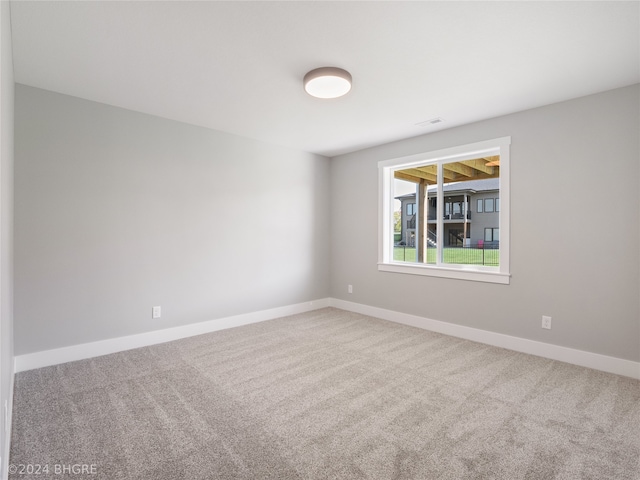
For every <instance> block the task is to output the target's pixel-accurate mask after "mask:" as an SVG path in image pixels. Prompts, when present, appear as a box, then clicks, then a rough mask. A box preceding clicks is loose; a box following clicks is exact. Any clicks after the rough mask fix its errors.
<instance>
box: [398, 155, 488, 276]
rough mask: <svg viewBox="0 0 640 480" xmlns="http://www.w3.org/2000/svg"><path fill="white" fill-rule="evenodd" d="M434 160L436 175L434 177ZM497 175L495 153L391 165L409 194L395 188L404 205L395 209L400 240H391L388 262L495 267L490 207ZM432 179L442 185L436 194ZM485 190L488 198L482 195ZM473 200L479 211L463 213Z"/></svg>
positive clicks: (436, 189)
mask: <svg viewBox="0 0 640 480" xmlns="http://www.w3.org/2000/svg"><path fill="white" fill-rule="evenodd" d="M440 165H441V172H442V173H441V175H442V176H441V178H438V171H439V167H440ZM499 176H500V157H499V156H498V155H493V156H490V157H481V158H473V157H471V159H468V160H459V161H453V162H452V161H445V160H442V161H439V162H438V161H433V162H425V163H424V164H412V165H411V166H408V167H406V168H404V169H398V170H394V178H395V182H396V184H398V182H399V180H398V179H400V178H401V179H403V182H402V183H403V184H410V187H407V191H408V192H410V193H407V192H404V191H403V192H400V191H399V190H398V187H397V186H396V187H395V188H396V190H395V196H396V199H398V198H399V197H401V196H402V195H404V197H403V200H404V202H405V203H404V204H405V205H406V208H404V209H402V208H400V210H404V212H403V216H404V218H402V222H401V225H402V226H403V229H402V230H403V231H402V232H401V233H402V234H401V241H400V242H396V243H394V251H393V261H394V262H402V263H415V264H431V265H439V264H449V265H478V266H498V264H499V258H500V255H499V244H498V242H497V235H498V230H497V229H498V227H499V218H498V214H496V213H495V212H494V208H495V198H497V197H498V196H499V191H500V179H499ZM438 184H441V185H442V190H441V192H440V193H438ZM488 195H491V198H486V197H487V196H488ZM407 196H408V197H409V198H407ZM478 197H480V198H478ZM472 202H473V203H472ZM473 204H475V205H476V206H477V211H478V212H479V213H483V215H478V216H477V217H474V215H471V214H470V213H469V212H468V209H469V205H473ZM439 207H440V210H438V208H439ZM438 215H440V216H438ZM407 222H408V223H407ZM487 224H488V225H489V226H488V227H487ZM439 229H442V231H441V232H440V231H439ZM494 229H495V230H496V231H495V234H494ZM494 237H495V238H494ZM438 255H441V257H440V258H439V257H438Z"/></svg>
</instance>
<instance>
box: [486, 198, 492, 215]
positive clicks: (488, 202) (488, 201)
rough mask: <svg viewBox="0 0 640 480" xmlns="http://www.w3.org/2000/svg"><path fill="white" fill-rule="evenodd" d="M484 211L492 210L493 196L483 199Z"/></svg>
mask: <svg viewBox="0 0 640 480" xmlns="http://www.w3.org/2000/svg"><path fill="white" fill-rule="evenodd" d="M484 211H485V212H487V213H491V212H493V198H485V199H484Z"/></svg>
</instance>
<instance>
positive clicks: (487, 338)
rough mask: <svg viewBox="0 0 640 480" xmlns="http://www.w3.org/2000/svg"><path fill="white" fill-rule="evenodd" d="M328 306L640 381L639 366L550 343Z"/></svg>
mask: <svg viewBox="0 0 640 480" xmlns="http://www.w3.org/2000/svg"><path fill="white" fill-rule="evenodd" d="M330 306H332V307H336V308H340V309H342V310H348V311H350V312H356V313H361V314H363V315H369V316H372V317H377V318H381V319H383V320H389V321H391V322H396V323H402V324H404V325H410V326H412V327H417V328H422V329H423V330H430V331H433V332H438V333H443V334H445V335H451V336H452V337H458V338H464V339H466V340H472V341H474V342H479V343H485V344H487V345H493V346H495V347H502V348H506V349H508V350H515V351H516V352H522V353H528V354H531V355H536V356H539V357H544V358H549V359H552V360H559V361H561V362H566V363H571V364H573V365H579V366H581V367H587V368H593V369H594V370H601V371H603V372H608V373H615V374H617V375H624V376H625V377H631V378H635V379H639V380H640V362H633V361H631V360H624V359H622V358H616V357H609V356H607V355H600V354H599V353H591V352H585V351H583V350H576V349H573V348H568V347H561V346H559V345H552V344H550V343H543V342H537V341H535V340H527V339H526V338H520V337H512V336H510V335H503V334H501V333H495V332H489V331H487V330H480V329H477V328H472V327H465V326H463V325H456V324H454V323H448V322H442V321H439V320H432V319H429V318H425V317H419V316H417V315H410V314H407V313H401V312H396V311H393V310H386V309H384V308H378V307H371V306H369V305H363V304H360V303H353V302H348V301H346V300H340V299H337V298H331V299H330Z"/></svg>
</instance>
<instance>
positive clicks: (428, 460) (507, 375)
mask: <svg viewBox="0 0 640 480" xmlns="http://www.w3.org/2000/svg"><path fill="white" fill-rule="evenodd" d="M10 461H11V463H12V464H13V465H14V466H15V468H22V473H20V472H18V473H15V474H13V475H10V478H11V479H25V478H31V479H35V478H38V479H44V478H55V479H61V478H69V479H76V480H77V479H80V478H91V479H109V480H117V479H150V480H151V479H152V480H165V479H166V480H170V479H171V480H173V479H181V480H182V479H188V480H196V479H350V480H353V479H508V480H516V479H599V480H601V479H639V478H640V473H639V472H640V382H638V381H637V380H633V379H630V378H626V377H621V376H617V375H611V374H607V373H602V372H599V371H595V370H590V369H587V368H581V367H577V366H572V365H568V364H564V363H560V362H556V361H552V360H547V359H544V358H539V357H534V356H530V355H525V354H521V353H517V352H513V351H509V350H504V349H500V348H495V347H490V346H487V345H482V344H479V343H474V342H469V341H466V340H461V339H457V338H453V337H448V336H444V335H440V334H436V333H432V332H428V331H423V330H419V329H415V328H411V327H407V326H403V325H398V324H394V323H391V322H386V321H383V320H379V319H375V318H371V317H367V316H363V315H359V314H355V313H350V312H345V311H342V310H337V309H333V308H327V309H322V310H318V311H314V312H309V313H305V314H300V315H295V316H290V317H285V318H281V319H277V320H272V321H268V322H263V323H258V324H253V325H248V326H244V327H239V328H234V329H229V330H224V331H219V332H215V333H211V334H206V335H201V336H197V337H192V338H188V339H184V340H179V341H174V342H170V343H166V344H162V345H155V346H152V347H146V348H140V349H136V350H131V351H127V352H122V353H117V354H113V355H107V356H102V357H97V358H93V359H89V360H83V361H78V362H72V363H67V364H63V365H58V366H53V367H47V368H42V369H38V370H32V371H27V372H23V373H20V374H18V375H17V376H16V384H15V400H14V417H13V438H12V445H11V459H10ZM20 465H25V466H26V465H41V466H47V467H48V469H49V471H50V473H49V474H48V475H46V474H40V475H28V474H26V470H25V468H24V467H20ZM73 465H76V466H77V467H75V470H74V471H71V470H70V469H71V468H72V467H71V466H73ZM83 465H85V466H87V468H92V469H93V470H92V471H93V472H95V473H93V474H91V473H89V474H87V473H86V471H85V473H84V474H82V473H78V472H80V470H79V468H81V466H83ZM32 468H36V467H32ZM40 468H42V467H40ZM63 468H66V469H67V470H64V469H63ZM55 469H58V470H57V474H56V470H55ZM65 472H66V473H65Z"/></svg>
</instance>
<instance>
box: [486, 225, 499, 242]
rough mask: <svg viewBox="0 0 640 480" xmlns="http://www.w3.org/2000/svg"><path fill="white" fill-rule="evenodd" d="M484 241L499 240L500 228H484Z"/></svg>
mask: <svg viewBox="0 0 640 480" xmlns="http://www.w3.org/2000/svg"><path fill="white" fill-rule="evenodd" d="M484 241H485V242H499V241H500V229H499V228H485V229H484Z"/></svg>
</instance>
